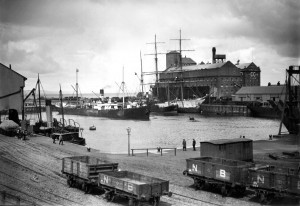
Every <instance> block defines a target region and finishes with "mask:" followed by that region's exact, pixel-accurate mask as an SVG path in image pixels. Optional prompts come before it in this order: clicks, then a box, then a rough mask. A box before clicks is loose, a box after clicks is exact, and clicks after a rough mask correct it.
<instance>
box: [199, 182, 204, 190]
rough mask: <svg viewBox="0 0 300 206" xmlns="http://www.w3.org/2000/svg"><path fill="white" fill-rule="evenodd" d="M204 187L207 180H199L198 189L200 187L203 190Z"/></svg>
mask: <svg viewBox="0 0 300 206" xmlns="http://www.w3.org/2000/svg"><path fill="white" fill-rule="evenodd" d="M204 187H205V182H204V181H199V184H198V189H199V190H203V189H204Z"/></svg>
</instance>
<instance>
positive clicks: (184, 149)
mask: <svg viewBox="0 0 300 206" xmlns="http://www.w3.org/2000/svg"><path fill="white" fill-rule="evenodd" d="M182 150H183V151H186V140H185V139H183V141H182ZM193 150H194V151H196V140H195V139H193Z"/></svg>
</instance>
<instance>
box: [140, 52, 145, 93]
mask: <svg viewBox="0 0 300 206" xmlns="http://www.w3.org/2000/svg"><path fill="white" fill-rule="evenodd" d="M140 60H141V85H142V96H144V75H143V61H142V52H141V51H140Z"/></svg>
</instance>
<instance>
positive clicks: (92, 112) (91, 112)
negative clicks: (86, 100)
mask: <svg viewBox="0 0 300 206" xmlns="http://www.w3.org/2000/svg"><path fill="white" fill-rule="evenodd" d="M59 113H61V111H59ZM64 114H66V115H80V116H93V117H106V118H111V119H136V120H149V115H150V111H149V110H148V108H147V107H138V108H129V109H111V110H96V109H86V108H64Z"/></svg>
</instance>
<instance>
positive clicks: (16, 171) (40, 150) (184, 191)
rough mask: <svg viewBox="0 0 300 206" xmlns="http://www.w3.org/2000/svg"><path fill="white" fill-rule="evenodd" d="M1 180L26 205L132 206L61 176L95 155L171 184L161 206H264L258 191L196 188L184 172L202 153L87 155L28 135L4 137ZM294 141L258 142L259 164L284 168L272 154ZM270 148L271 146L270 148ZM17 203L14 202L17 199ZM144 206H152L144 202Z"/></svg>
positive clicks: (74, 147)
mask: <svg viewBox="0 0 300 206" xmlns="http://www.w3.org/2000/svg"><path fill="white" fill-rule="evenodd" d="M0 141H1V147H0V154H1V155H0V161H1V169H0V178H1V179H0V180H1V185H0V188H1V190H2V191H3V190H5V191H6V192H7V193H8V194H10V195H14V196H16V197H19V198H20V199H19V201H20V202H21V205H22V204H29V205H30V204H31V205H127V204H128V201H127V200H126V199H124V198H115V199H114V201H113V202H107V200H105V199H104V198H103V196H104V194H102V193H98V192H92V193H91V194H85V192H84V191H82V190H80V189H78V188H73V187H69V186H68V184H67V177H66V176H65V175H64V174H62V172H61V170H62V159H63V158H64V157H70V156H85V155H88V156H93V157H96V158H99V159H101V160H105V161H109V162H118V163H119V165H118V166H119V168H120V169H121V170H123V171H124V170H129V171H134V172H136V173H139V174H142V175H147V176H152V177H156V178H160V179H164V180H167V181H169V183H170V185H169V190H170V191H171V192H172V194H173V195H172V196H171V197H168V196H162V197H161V199H160V205H162V206H164V205H260V203H259V201H258V200H257V199H256V197H255V196H254V194H253V193H251V192H247V193H246V196H244V197H239V198H233V197H222V195H221V193H219V192H212V191H207V190H195V187H194V186H193V181H192V180H191V179H190V178H188V177H186V176H184V175H183V174H182V172H183V170H184V169H185V168H186V159H188V158H191V157H199V153H198V152H197V153H194V152H192V150H191V149H188V151H187V152H182V151H178V153H177V156H174V155H173V153H172V152H170V154H169V153H167V154H164V156H160V155H157V154H151V153H150V155H149V156H148V157H147V156H146V154H143V153H140V154H136V155H135V156H127V155H124V154H122V155H118V154H103V153H100V152H99V151H97V150H93V149H91V151H90V152H88V151H87V149H86V147H83V146H79V145H75V144H72V143H65V144H64V146H63V147H62V146H61V145H58V144H52V140H51V138H49V137H44V136H29V137H28V139H27V140H25V141H24V140H19V139H17V138H14V137H7V136H3V135H1V138H0ZM294 141H295V138H293V137H290V136H287V137H284V138H282V139H277V140H265V141H257V142H254V143H253V151H254V160H255V161H258V162H266V161H267V162H268V163H270V164H271V163H273V164H283V163H282V162H280V159H278V160H273V159H271V158H269V155H270V154H274V153H276V154H282V152H291V151H295V150H296V149H297V144H295V142H294ZM266 145H268V147H266ZM285 162H286V164H287V162H288V163H289V164H288V165H287V166H297V164H298V161H297V160H296V161H295V160H294V161H293V160H291V161H287V159H285ZM12 201H14V200H12ZM276 204H284V205H297V204H298V200H297V199H294V198H283V199H279V200H277V201H276ZM142 205H147V203H143V204H142Z"/></svg>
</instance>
